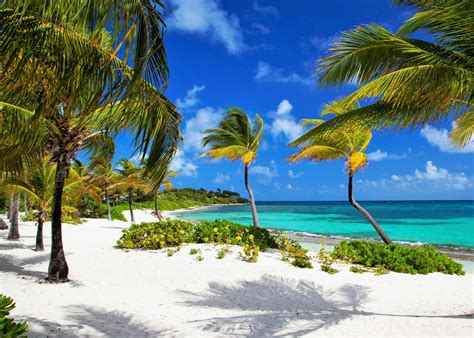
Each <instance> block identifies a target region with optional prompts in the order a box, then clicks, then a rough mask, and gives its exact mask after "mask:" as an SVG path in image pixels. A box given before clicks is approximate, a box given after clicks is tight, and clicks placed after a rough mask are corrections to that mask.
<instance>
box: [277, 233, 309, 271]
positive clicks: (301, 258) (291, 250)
mask: <svg viewBox="0 0 474 338" xmlns="http://www.w3.org/2000/svg"><path fill="white" fill-rule="evenodd" d="M278 246H279V248H280V253H281V255H282V261H284V262H291V264H292V265H293V266H296V267H298V268H308V269H312V268H313V264H311V257H309V256H308V250H306V249H303V248H302V247H301V245H300V244H299V243H298V242H296V241H294V240H291V239H289V238H287V237H286V236H285V235H281V236H279V238H278Z"/></svg>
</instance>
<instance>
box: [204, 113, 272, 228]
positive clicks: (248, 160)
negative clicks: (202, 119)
mask: <svg viewBox="0 0 474 338" xmlns="http://www.w3.org/2000/svg"><path fill="white" fill-rule="evenodd" d="M205 134H206V136H204V138H203V145H204V146H210V148H211V149H210V150H208V151H206V152H205V153H204V154H202V155H201V157H206V156H208V157H210V158H213V159H220V158H226V159H228V160H230V161H241V162H242V165H243V166H244V182H245V188H246V189H247V192H248V194H249V199H250V209H251V211H252V219H253V225H254V227H258V226H259V223H258V215H257V207H256V205H255V198H254V194H253V190H252V188H251V187H250V184H249V167H250V165H251V164H252V163H253V162H254V161H255V160H256V158H257V151H258V147H259V144H260V141H261V139H262V137H263V119H262V118H261V117H260V116H259V115H256V117H255V122H254V123H253V124H252V123H251V121H250V119H249V117H248V116H247V114H246V113H245V112H244V111H242V110H240V109H239V108H230V109H228V110H227V111H226V113H225V116H224V118H223V119H222V120H221V121H220V122H219V126H218V128H213V129H207V130H205Z"/></svg>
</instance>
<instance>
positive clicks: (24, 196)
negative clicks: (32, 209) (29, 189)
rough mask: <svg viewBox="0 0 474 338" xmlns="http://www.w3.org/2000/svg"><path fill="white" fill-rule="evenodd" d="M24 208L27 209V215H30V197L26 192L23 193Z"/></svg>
mask: <svg viewBox="0 0 474 338" xmlns="http://www.w3.org/2000/svg"><path fill="white" fill-rule="evenodd" d="M23 198H24V199H23V201H24V202H23V209H25V215H28V213H29V209H28V197H27V196H26V194H24V195H23Z"/></svg>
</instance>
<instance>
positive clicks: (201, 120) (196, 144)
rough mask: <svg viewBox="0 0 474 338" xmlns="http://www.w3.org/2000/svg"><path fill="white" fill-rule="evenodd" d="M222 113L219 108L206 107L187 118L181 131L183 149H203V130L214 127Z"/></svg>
mask: <svg viewBox="0 0 474 338" xmlns="http://www.w3.org/2000/svg"><path fill="white" fill-rule="evenodd" d="M222 114H223V111H222V110H221V109H215V108H212V107H206V108H201V109H199V110H198V111H197V112H196V115H195V116H194V117H193V118H191V119H189V120H187V121H186V123H185V125H184V132H183V137H184V141H183V145H182V147H183V150H185V151H187V150H195V151H203V150H204V147H203V145H202V138H203V137H204V130H206V129H208V128H214V127H216V126H217V123H218V122H219V120H220V118H221V117H222Z"/></svg>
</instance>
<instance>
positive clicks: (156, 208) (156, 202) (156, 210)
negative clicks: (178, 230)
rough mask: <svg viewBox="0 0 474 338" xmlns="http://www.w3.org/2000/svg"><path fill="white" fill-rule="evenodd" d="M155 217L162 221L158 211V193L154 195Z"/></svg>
mask: <svg viewBox="0 0 474 338" xmlns="http://www.w3.org/2000/svg"><path fill="white" fill-rule="evenodd" d="M155 215H156V217H158V219H159V220H160V222H161V221H162V220H163V216H162V215H161V211H160V210H159V209H158V192H156V195H155Z"/></svg>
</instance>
